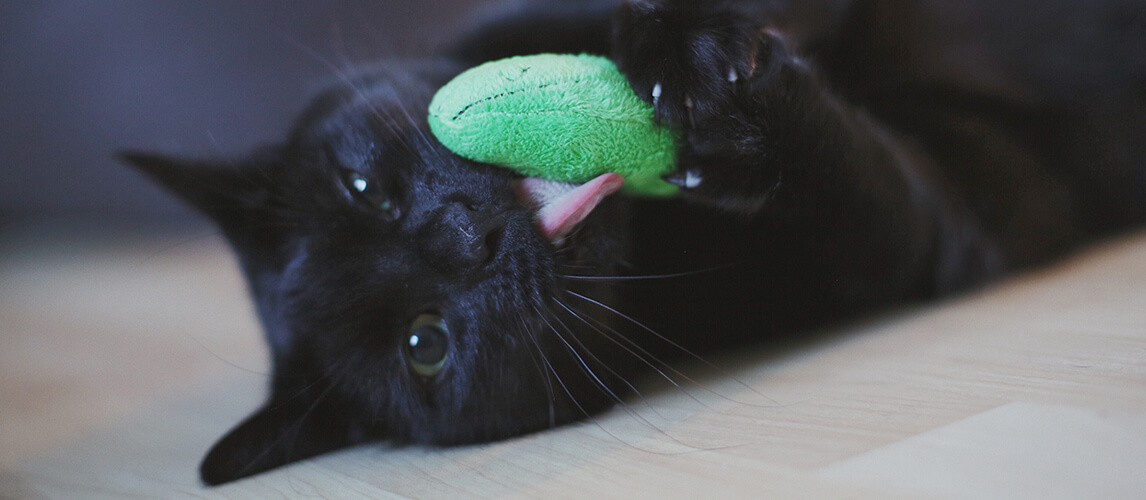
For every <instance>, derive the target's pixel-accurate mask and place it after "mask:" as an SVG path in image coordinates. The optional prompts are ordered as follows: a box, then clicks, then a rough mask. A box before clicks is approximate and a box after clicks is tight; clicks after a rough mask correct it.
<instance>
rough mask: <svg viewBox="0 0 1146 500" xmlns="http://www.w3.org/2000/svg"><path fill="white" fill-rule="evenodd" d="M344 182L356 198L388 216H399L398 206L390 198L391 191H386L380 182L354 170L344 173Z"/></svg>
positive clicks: (351, 194) (348, 190)
mask: <svg viewBox="0 0 1146 500" xmlns="http://www.w3.org/2000/svg"><path fill="white" fill-rule="evenodd" d="M342 183H343V185H344V186H345V187H346V190H347V192H348V193H350V196H351V197H353V198H354V199H355V200H357V201H359V202H360V203H362V204H364V205H367V206H369V207H371V208H374V209H377V210H379V211H381V212H383V213H385V214H386V215H387V216H388V217H391V218H397V217H398V207H397V206H396V205H395V204H394V200H393V199H391V198H390V193H388V192H386V189H384V188H383V186H382V185H381V184H380V183H378V182H376V181H373V180H370V179H368V178H366V176H364V175H362V174H360V173H358V172H354V171H348V172H346V173H344V174H343V176H342Z"/></svg>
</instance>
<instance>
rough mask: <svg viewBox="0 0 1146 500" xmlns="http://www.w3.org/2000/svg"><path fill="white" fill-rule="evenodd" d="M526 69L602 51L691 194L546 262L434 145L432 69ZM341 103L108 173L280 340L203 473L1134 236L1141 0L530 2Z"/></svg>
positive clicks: (512, 423) (437, 78) (627, 213)
mask: <svg viewBox="0 0 1146 500" xmlns="http://www.w3.org/2000/svg"><path fill="white" fill-rule="evenodd" d="M538 52H573V53H576V52H594V53H601V54H605V55H610V56H612V57H613V58H614V59H615V60H616V61H617V62H618V65H619V66H620V67H621V68H622V70H623V71H624V72H625V73H626V75H628V76H629V78H630V81H631V83H632V84H633V87H634V90H636V91H637V92H638V94H639V95H641V96H642V97H645V98H646V99H648V100H650V101H653V102H654V104H655V106H656V109H657V113H658V116H659V117H660V118H661V119H663V120H665V121H666V122H669V123H671V124H674V125H676V126H680V127H682V128H683V129H684V131H685V139H684V145H683V146H682V149H681V152H680V161H679V165H678V173H677V175H676V176H674V177H673V178H672V179H671V180H672V181H674V182H677V183H679V184H681V185H682V186H683V188H682V191H683V193H684V194H683V196H682V198H683V201H682V200H671V201H664V200H658V201H653V200H644V201H638V200H634V199H626V198H621V197H619V196H612V197H610V198H608V199H606V200H605V201H604V202H603V203H602V205H601V206H599V207H597V208H596V209H595V210H593V211H592V213H590V215H589V216H588V218H587V219H586V220H585V221H584V222H582V223H581V224H580V226H579V227H578V229H576V230H574V231H573V232H572V233H571V234H568V235H562V236H563V239H562V241H560V242H557V243H554V242H550V241H548V240H547V239H546V238H545V237H543V235H542V234H541V232H540V231H539V230H538V228H537V226H536V224H535V223H534V220H533V215H534V214H533V212H532V210H531V209H529V208H526V207H525V206H523V204H522V203H520V202H519V201H518V199H517V198H518V196H517V194H516V192H515V189H514V186H515V184H514V180H513V178H512V176H511V174H509V173H507V172H506V171H504V170H501V169H497V168H494V167H491V166H487V165H479V164H474V163H472V162H468V161H466V160H462V159H460V158H457V157H456V156H453V155H451V154H450V153H449V152H447V151H446V150H445V149H444V148H443V147H442V146H441V145H440V144H438V143H437V142H436V141H435V140H433V139H432V138H431V137H430V136H429V131H428V129H427V127H426V125H425V119H424V115H425V109H426V105H427V104H428V102H429V98H430V96H432V94H433V92H434V91H435V90H436V89H437V88H438V87H439V86H440V85H441V84H443V83H444V82H445V81H447V80H448V79H449V78H450V77H452V76H453V75H455V74H456V73H457V72H459V71H460V70H462V69H464V68H465V67H467V66H470V65H473V64H476V63H478V62H480V61H482V60H487V59H491V58H498V57H505V56H509V55H515V54H530V53H538ZM346 83H347V85H346V87H345V88H341V89H335V90H332V91H331V92H329V93H327V94H324V95H323V96H320V97H319V98H318V99H317V100H316V103H315V104H314V105H313V106H312V108H311V109H310V110H309V111H308V112H307V113H305V114H304V116H303V117H302V118H301V119H300V121H299V124H298V126H297V127H296V129H295V131H294V132H293V133H292V135H291V137H290V138H289V139H288V141H287V142H286V143H285V144H284V145H283V146H278V147H272V148H268V149H267V150H266V151H263V152H261V153H259V154H257V155H255V156H253V157H252V158H250V159H249V160H247V161H246V162H245V163H244V164H243V165H242V166H240V167H232V166H228V165H227V164H225V163H220V164H217V165H212V164H204V163H198V164H190V163H188V164H178V162H172V161H170V160H166V159H163V158H160V157H156V156H148V155H131V156H130V159H131V160H132V161H133V162H134V163H136V164H137V165H139V166H140V167H141V168H142V169H143V170H145V171H146V172H148V173H149V174H151V175H153V176H154V177H156V178H158V179H159V180H160V181H161V182H163V183H164V184H166V185H168V186H169V187H171V188H172V189H174V190H175V191H177V192H178V193H180V194H181V195H182V196H184V197H185V198H187V199H188V200H189V201H190V202H191V203H193V204H194V205H196V206H197V207H198V208H200V209H201V210H202V211H204V212H205V213H206V214H208V215H209V216H210V217H212V218H213V219H214V220H215V221H216V222H218V223H219V225H220V226H221V227H222V228H223V230H224V232H225V233H226V235H227V236H228V238H230V239H231V241H232V243H233V245H234V247H235V248H236V250H237V253H238V254H239V257H240V259H241V262H242V264H243V268H244V271H245V272H246V274H247V276H248V278H249V281H250V283H251V288H252V294H253V296H254V297H255V300H256V303H257V304H258V309H259V313H260V316H261V318H262V320H263V323H264V326H265V328H266V330H267V336H268V339H269V341H270V344H271V347H272V353H273V356H274V368H275V377H274V382H273V385H272V393H271V398H270V400H269V401H268V402H267V404H266V405H265V406H264V408H263V409H262V410H260V411H258V412H256V413H255V414H254V415H252V416H251V417H250V418H249V419H248V420H247V421H246V422H244V423H243V424H241V425H240V426H239V427H237V428H236V429H235V430H233V431H232V432H231V433H230V434H228V435H227V436H226V437H224V438H223V439H222V440H221V441H220V442H219V443H218V444H216V446H215V448H214V449H213V450H212V451H211V453H210V454H209V455H208V457H207V458H206V459H205V460H204V463H203V467H202V474H203V478H204V480H205V481H206V482H208V483H211V484H214V483H219V482H225V481H229V480H232V479H236V478H239V477H243V476H246V475H249V474H253V473H256V472H259V471H262V470H266V469H269V468H272V467H276V466H278V465H282V464H284V463H289V462H291V461H294V460H298V459H301V458H304V457H307V456H312V455H314V454H318V453H322V452H325V451H328V450H332V449H336V448H339V447H343V446H347V445H350V444H354V443H359V442H364V441H370V440H392V441H395V442H413V443H428V444H441V445H449V444H458V443H467V442H475V441H485V440H492V439H500V438H505V437H509V436H513V435H518V434H521V433H525V432H531V431H535V430H540V429H544V428H548V427H551V426H554V425H560V424H562V423H565V422H569V421H573V420H577V419H581V418H585V417H586V416H588V415H590V414H592V413H593V412H596V411H600V410H601V409H604V408H607V407H608V406H609V405H611V404H613V403H615V402H616V401H617V399H618V398H623V397H624V396H625V395H626V394H628V393H629V386H628V382H627V380H628V379H630V378H631V375H633V374H635V373H638V372H641V371H647V370H650V369H652V368H659V367H660V362H661V360H664V359H667V357H668V356H672V355H674V354H676V355H679V354H680V353H682V352H684V349H685V348H687V349H692V350H697V349H704V348H710V347H715V346H729V345H739V344H742V343H744V342H751V341H759V340H762V339H766V338H769V337H774V336H777V335H789V334H793V333H797V332H799V331H801V330H805V329H807V328H810V327H814V326H818V325H822V324H825V323H826V322H829V321H833V320H838V319H841V318H846V317H852V316H855V315H857V314H861V313H863V312H867V311H872V310H875V309H877V308H881V307H886V306H889V305H892V304H896V303H902V302H904V301H910V300H918V299H926V298H932V297H936V296H941V295H944V294H949V293H952V292H955V291H958V290H961V289H965V288H967V287H972V286H976V285H979V284H981V283H984V282H985V281H987V280H989V279H991V278H993V277H996V276H999V275H1002V274H1003V273H1005V272H1007V271H1010V270H1014V269H1019V268H1023V267H1027V266H1030V265H1033V264H1037V263H1040V262H1043V261H1045V260H1047V259H1050V258H1053V257H1055V256H1058V255H1061V254H1063V253H1064V252H1066V251H1068V250H1069V249H1071V248H1072V247H1075V246H1077V245H1078V244H1080V243H1082V242H1085V241H1088V240H1091V239H1093V238H1096V237H1100V236H1102V235H1105V234H1109V233H1112V232H1115V231H1118V230H1121V229H1125V228H1127V227H1131V226H1133V225H1136V224H1141V223H1142V222H1143V221H1146V146H1143V143H1144V142H1146V5H1143V3H1142V2H1115V1H1105V0H1104V1H1097V2H1062V1H1055V2H1034V1H1027V0H1021V1H1020V0H1016V1H1012V2H993V1H988V0H967V1H964V2H928V1H923V0H869V1H861V0H856V1H852V2H848V1H842V0H840V1H836V0H809V1H804V2H798V1H796V0H789V1H780V0H775V1H767V0H761V1H718V2H701V1H696V2H691V1H687V0H664V1H648V2H646V1H639V0H638V1H632V2H625V3H624V4H623V5H622V6H620V7H619V8H618V7H617V6H615V5H612V4H611V2H571V1H568V2H560V1H559V2H549V3H545V4H543V5H539V6H534V7H527V8H525V9H523V10H520V11H517V12H514V13H510V14H507V15H505V16H503V17H500V18H498V19H495V20H493V21H490V22H489V23H486V24H484V25H483V26H482V27H479V28H477V29H475V31H474V32H473V33H471V34H470V35H468V36H466V37H463V39H462V40H461V41H459V42H458V43H457V44H456V45H455V46H454V48H453V49H452V50H449V51H447V55H446V56H443V57H442V58H441V59H438V60H433V61H428V62H425V63H419V64H403V65H397V64H395V65H393V66H392V67H390V68H389V69H386V70H379V71H375V72H369V73H364V74H362V75H359V76H355V77H353V78H350V79H348V81H347V82H346ZM677 274H679V276H675V277H666V278H663V279H655V280H613V279H604V278H609V277H614V276H656V275H677ZM635 320H639V321H640V322H641V323H642V324H643V325H640V324H638V323H637V321H635ZM646 327H647V328H646ZM654 331H655V333H654Z"/></svg>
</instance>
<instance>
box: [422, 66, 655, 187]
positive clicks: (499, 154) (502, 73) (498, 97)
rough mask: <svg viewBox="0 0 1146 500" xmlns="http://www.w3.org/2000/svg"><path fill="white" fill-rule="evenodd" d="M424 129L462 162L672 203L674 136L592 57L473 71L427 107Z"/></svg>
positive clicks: (617, 77) (612, 69)
mask: <svg viewBox="0 0 1146 500" xmlns="http://www.w3.org/2000/svg"><path fill="white" fill-rule="evenodd" d="M429 124H430V128H431V129H432V130H433V132H434V135H436V136H437V138H438V140H440V141H441V142H442V144H444V145H445V146H446V147H448V148H450V149H451V150H452V151H454V152H455V153H457V154H458V155H460V156H463V157H466V158H469V159H471V160H475V161H480V162H483V163H490V164H494V165H500V166H505V167H509V168H511V169H513V170H515V171H517V172H519V173H521V174H523V175H526V176H531V177H543V178H546V179H550V180H556V181H562V182H586V181H588V180H590V179H592V178H594V177H596V176H598V175H600V174H604V173H607V172H616V173H618V174H620V175H621V176H623V177H625V179H626V184H625V192H627V193H631V194H640V195H649V196H671V195H673V194H675V193H676V192H677V187H676V186H674V185H672V184H669V183H667V182H665V181H663V180H662V179H661V176H662V175H664V174H667V173H669V172H670V171H672V169H673V166H674V164H675V162H676V141H677V135H678V134H677V133H676V132H674V131H673V130H672V129H670V128H668V127H664V126H661V125H659V124H657V123H656V122H655V121H654V119H653V108H652V106H651V105H649V104H648V103H646V102H644V101H642V100H641V99H640V98H638V97H637V95H636V94H635V93H634V92H633V90H632V88H631V87H630V86H629V83H628V80H626V79H625V76H624V75H623V74H621V72H620V71H619V70H618V69H617V67H616V65H614V64H613V62H612V61H610V60H608V59H606V58H603V57H598V56H590V55H558V54H540V55H532V56H521V57H511V58H508V59H502V60H498V61H492V62H488V63H485V64H482V65H480V66H477V67H475V68H472V69H470V70H468V71H466V72H464V73H462V74H461V75H458V76H457V77H456V78H454V80H453V81H451V82H450V83H448V84H446V85H445V86H444V87H442V88H441V90H439V91H438V93H437V95H435V96H434V99H433V101H431V103H430V114H429Z"/></svg>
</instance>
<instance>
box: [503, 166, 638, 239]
mask: <svg viewBox="0 0 1146 500" xmlns="http://www.w3.org/2000/svg"><path fill="white" fill-rule="evenodd" d="M624 185H625V179H624V177H621V176H620V175H618V174H615V173H607V174H602V175H599V176H597V177H596V178H594V179H592V180H590V181H589V182H586V183H584V184H573V183H568V182H557V181H551V180H547V179H541V178H537V177H527V178H524V179H521V180H520V181H518V182H517V184H516V186H515V188H514V191H515V192H516V193H517V197H518V200H519V201H521V203H523V204H525V205H526V206H528V207H532V208H533V209H534V210H535V211H536V213H537V224H538V225H539V226H540V227H541V232H542V233H543V234H545V237H546V238H548V239H549V241H550V242H552V243H553V244H555V245H560V244H561V242H562V241H564V239H565V236H566V235H568V234H569V233H570V232H571V231H573V228H575V227H577V225H578V224H580V223H581V221H583V220H585V218H586V217H588V216H589V214H590V213H591V212H592V211H593V209H594V208H596V207H597V205H598V204H599V203H601V200H604V199H605V198H606V197H607V196H609V195H611V194H613V193H616V192H617V191H619V190H620V189H621V188H622V187H623V186H624Z"/></svg>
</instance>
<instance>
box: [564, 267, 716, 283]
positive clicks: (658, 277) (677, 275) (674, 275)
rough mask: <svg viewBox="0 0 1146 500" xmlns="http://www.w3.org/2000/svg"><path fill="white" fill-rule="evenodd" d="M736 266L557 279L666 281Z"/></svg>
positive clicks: (566, 275)
mask: <svg viewBox="0 0 1146 500" xmlns="http://www.w3.org/2000/svg"><path fill="white" fill-rule="evenodd" d="M736 265H737V264H728V265H724V266H716V267H710V268H706V269H698V270H696V271H683V272H679V273H669V274H646V275H640V276H578V275H573V274H559V275H558V277H560V278H565V279H568V280H577V281H644V280H667V279H673V278H684V277H688V276H696V275H699V274H705V273H711V272H716V271H723V270H725V269H728V268H730V267H734V266H736Z"/></svg>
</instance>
